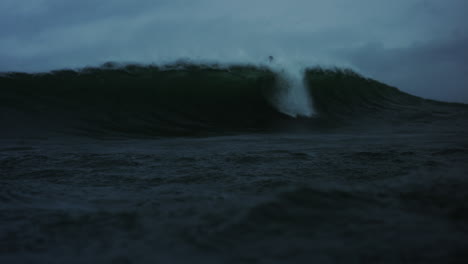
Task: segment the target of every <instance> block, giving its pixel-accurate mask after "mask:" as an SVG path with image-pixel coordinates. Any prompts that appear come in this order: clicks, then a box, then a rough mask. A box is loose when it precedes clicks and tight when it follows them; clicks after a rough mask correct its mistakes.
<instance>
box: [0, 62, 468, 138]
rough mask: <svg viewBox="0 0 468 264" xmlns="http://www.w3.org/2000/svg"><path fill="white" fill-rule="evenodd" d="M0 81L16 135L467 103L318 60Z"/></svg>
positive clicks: (439, 109) (108, 69) (418, 110)
mask: <svg viewBox="0 0 468 264" xmlns="http://www.w3.org/2000/svg"><path fill="white" fill-rule="evenodd" d="M291 76H292V77H291ZM0 87H1V88H0V89H1V90H0V108H1V110H2V115H1V116H0V122H1V123H2V126H3V127H5V128H7V129H4V130H3V133H7V132H6V131H9V133H12V134H16V133H18V132H19V131H21V132H25V131H37V130H43V131H45V130H49V131H60V132H68V133H84V134H89V135H100V134H101V135H107V134H109V133H115V134H144V135H156V136H158V135H160V136H179V135H204V134H206V133H215V134H216V133H222V132H240V131H242V132H246V131H272V130H276V129H284V128H285V127H294V126H296V125H297V124H300V125H301V126H303V127H305V128H307V129H312V130H314V129H317V128H320V127H323V126H324V125H327V124H330V123H333V124H334V125H336V124H345V123H347V122H348V123H349V121H350V120H359V119H362V118H363V117H366V118H367V117H375V118H376V119H382V117H384V119H387V120H389V119H399V120H411V119H413V118H421V117H422V116H424V118H434V117H437V116H443V117H444V118H447V116H450V115H451V114H452V113H455V112H456V113H459V112H460V111H462V112H464V113H465V112H466V107H465V106H464V105H460V104H447V103H440V102H435V101H429V100H425V99H422V98H419V97H415V96H412V95H409V94H406V93H403V92H401V91H399V90H398V89H396V88H394V87H390V86H387V85H385V84H382V83H379V82H377V81H374V80H371V79H367V78H364V77H362V76H360V75H358V74H356V73H354V72H352V71H349V70H339V69H335V70H329V69H328V70H325V69H321V68H311V69H306V70H305V71H304V73H303V75H302V80H301V77H300V76H299V75H297V74H296V73H292V74H291V73H288V72H284V71H283V72H281V71H277V70H272V69H270V68H268V67H255V66H245V65H244V66H236V65H234V66H228V67H221V66H218V65H195V64H188V63H176V64H171V65H166V66H163V67H158V66H141V65H124V66H118V65H115V64H111V63H107V64H104V65H103V66H101V67H96V68H85V69H81V70H76V71H75V70H60V71H53V72H50V73H41V74H26V73H6V74H3V75H2V76H1V77H0ZM306 89H307V90H306ZM312 103H313V108H312ZM460 109H461V110H460ZM295 117H298V118H295ZM307 117H312V118H307Z"/></svg>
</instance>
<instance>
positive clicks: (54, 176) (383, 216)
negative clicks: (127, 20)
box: [0, 65, 468, 263]
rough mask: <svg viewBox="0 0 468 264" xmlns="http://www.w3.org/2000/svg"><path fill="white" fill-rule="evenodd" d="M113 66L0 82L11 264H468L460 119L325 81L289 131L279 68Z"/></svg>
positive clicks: (467, 115)
mask: <svg viewBox="0 0 468 264" xmlns="http://www.w3.org/2000/svg"><path fill="white" fill-rule="evenodd" d="M108 66H109V65H108ZM108 66H107V68H105V67H102V68H93V69H86V70H83V71H79V72H76V71H60V72H55V73H50V74H40V75H37V74H36V75H27V74H19V73H12V74H5V75H4V76H3V77H1V78H0V83H1V88H0V90H1V92H0V110H1V112H0V113H1V115H0V122H1V125H2V127H1V131H0V136H1V137H0V262H1V263H467V261H468V253H467V252H468V251H467V250H466V249H467V248H468V225H467V223H468V205H467V201H468V136H467V135H468V122H467V121H468V107H467V106H466V105H461V104H448V103H441V102H435V101H430V100H424V99H422V98H418V97H414V96H411V95H408V94H405V93H402V92H400V91H399V90H397V89H396V88H393V87H390V86H387V85H385V84H381V83H379V82H377V81H374V80H370V79H366V78H364V77H362V76H359V75H357V74H355V73H353V72H350V71H343V70H323V69H317V68H314V69H309V70H307V71H306V72H305V75H304V76H305V79H304V81H305V84H306V87H308V92H309V95H310V96H311V101H312V103H313V105H314V111H315V114H314V115H313V116H312V117H310V118H308V117H300V114H299V117H298V118H293V117H290V116H288V115H287V114H285V113H284V111H282V109H281V108H279V107H278V105H275V102H277V98H276V99H275V98H274V95H275V94H278V91H281V89H285V88H284V85H278V83H282V84H284V80H283V81H280V80H279V78H280V77H279V74H278V73H276V72H274V71H271V70H269V69H267V68H258V67H247V66H235V67H234V66H233V67H230V68H219V67H214V66H211V67H207V66H196V65H182V66H181V65H172V66H168V67H166V68H163V69H162V68H157V67H140V66H127V67H126V68H115V67H108ZM111 66H112V65H111ZM288 88H289V89H293V88H294V87H288ZM280 94H281V92H280ZM272 98H273V99H272Z"/></svg>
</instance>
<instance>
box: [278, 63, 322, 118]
mask: <svg viewBox="0 0 468 264" xmlns="http://www.w3.org/2000/svg"><path fill="white" fill-rule="evenodd" d="M270 67H271V68H272V70H273V71H274V72H276V73H277V74H278V76H279V78H280V79H279V83H278V87H277V88H278V90H277V93H276V94H274V95H273V97H272V98H271V100H272V102H273V103H274V105H275V106H276V107H277V109H278V111H280V112H282V113H284V114H287V115H289V116H292V117H312V116H314V115H315V111H314V108H313V105H312V100H311V96H310V94H309V91H308V89H307V86H306V84H305V80H304V68H303V67H301V66H299V65H291V64H284V63H281V64H280V63H276V62H273V63H271V65H270Z"/></svg>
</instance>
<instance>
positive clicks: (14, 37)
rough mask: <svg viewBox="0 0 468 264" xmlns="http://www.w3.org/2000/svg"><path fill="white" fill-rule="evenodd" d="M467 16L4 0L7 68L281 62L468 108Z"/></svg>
mask: <svg viewBox="0 0 468 264" xmlns="http://www.w3.org/2000/svg"><path fill="white" fill-rule="evenodd" d="M467 13H468V1H466V0H445V1H442V0H392V1H388V0H353V1H351V0H281V1H280V0H236V1H232V0H229V1H227V0H226V1H225V0H133V1H128V0H125V1H124V0H100V1H96V0H80V1H76V0H73V1H72V0H21V1H18V0H1V1H0V26H1V27H0V71H44V70H51V69H56V68H62V67H68V68H74V67H81V66H85V65H98V64H100V63H103V62H106V61H119V62H140V63H157V64H162V63H167V62H170V61H173V60H176V59H180V58H186V59H192V60H195V61H205V62H221V63H232V62H235V63H238V62H249V63H264V62H265V61H266V58H267V57H268V56H269V55H273V56H275V57H276V58H277V60H278V61H279V63H285V65H286V64H297V65H317V64H320V65H325V66H344V67H351V68H353V69H355V70H357V71H358V72H360V73H362V74H364V75H366V76H369V77H372V78H375V79H378V80H380V81H383V82H386V83H389V84H391V85H394V86H397V87H398V88H400V89H402V90H404V91H407V92H410V93H413V94H416V95H420V96H423V97H426V98H433V99H439V100H447V101H458V102H466V103H468V65H467V63H468V48H467V47H468V23H466V22H465V18H464V17H465V16H466V14H467Z"/></svg>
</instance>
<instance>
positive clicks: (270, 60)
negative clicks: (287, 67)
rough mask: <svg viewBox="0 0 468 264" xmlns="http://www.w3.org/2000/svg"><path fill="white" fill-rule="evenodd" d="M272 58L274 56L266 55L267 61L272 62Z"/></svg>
mask: <svg viewBox="0 0 468 264" xmlns="http://www.w3.org/2000/svg"><path fill="white" fill-rule="evenodd" d="M274 59H275V58H273V56H271V55H270V56H268V62H269V63H272V62H273V60H274Z"/></svg>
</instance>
